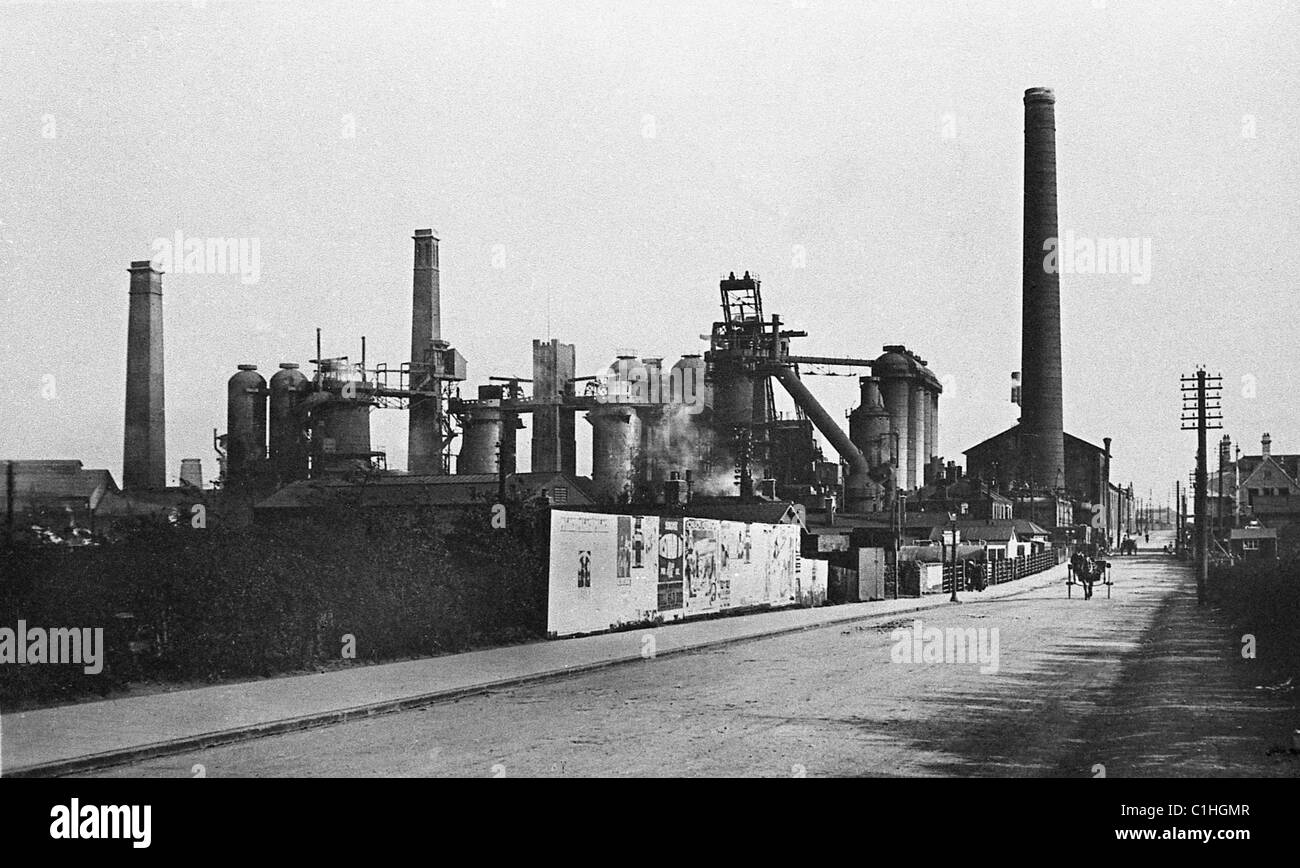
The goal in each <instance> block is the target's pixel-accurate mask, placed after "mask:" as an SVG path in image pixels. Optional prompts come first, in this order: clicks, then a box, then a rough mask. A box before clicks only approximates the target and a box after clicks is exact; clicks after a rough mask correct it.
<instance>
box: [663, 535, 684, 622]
mask: <svg viewBox="0 0 1300 868" xmlns="http://www.w3.org/2000/svg"><path fill="white" fill-rule="evenodd" d="M684 533H685V529H684V528H683V527H682V519H680V518H668V517H664V518H661V519H660V520H659V582H658V598H659V611H660V612H663V613H666V612H677V611H680V610H681V608H682V568H683V556H684V555H685V553H686V543H685V540H684V539H683V534H684Z"/></svg>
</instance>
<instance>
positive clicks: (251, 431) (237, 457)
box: [226, 365, 266, 480]
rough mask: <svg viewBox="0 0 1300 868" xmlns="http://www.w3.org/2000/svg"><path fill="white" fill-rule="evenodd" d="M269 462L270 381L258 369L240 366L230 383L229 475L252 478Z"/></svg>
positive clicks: (228, 399)
mask: <svg viewBox="0 0 1300 868" xmlns="http://www.w3.org/2000/svg"><path fill="white" fill-rule="evenodd" d="M265 460H266V380H265V379H264V378H263V377H262V375H261V374H259V373H257V365H240V366H239V371H238V372H237V373H236V374H235V375H234V376H232V377H231V378H230V379H229V380H228V381H227V382H226V472H227V474H228V475H229V477H230V478H231V479H232V480H240V479H246V478H248V477H249V476H250V475H251V474H252V473H254V472H255V471H256V470H257V469H258V468H259V467H261V465H262V462H264V461H265Z"/></svg>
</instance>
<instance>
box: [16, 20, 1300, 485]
mask: <svg viewBox="0 0 1300 868" xmlns="http://www.w3.org/2000/svg"><path fill="white" fill-rule="evenodd" d="M1298 31H1300V10H1298V8H1297V7H1296V6H1295V5H1294V4H1290V3H1285V2H1276V3H1263V2H1259V3H1256V2H1246V0H1235V2H1234V0H1204V2H1188V0H1178V2H1166V3H1161V2H1143V3H1136V2H1126V0H1070V2H1023V3H1022V2H1011V0H1002V2H977V0H971V2H942V3H941V2H933V3H932V2H918V0H897V2H894V0H890V2H882V0H868V2H844V3H839V2H829V0H784V2H775V0H773V2H745V3H741V2H697V3H685V2H682V3H666V2H608V3H594V2H564V3H558V2H535V3H526V2H522V0H479V2H466V3H439V2H427V3H423V2H421V3H417V2H409V3H385V2H366V3H321V2H276V3H254V2H230V3H222V2H174V3H167V2H146V3H118V2H48V3H41V2H37V3H19V4H5V3H0V81H3V82H4V87H3V88H0V299H2V300H3V308H2V309H3V317H2V318H0V323H2V325H0V351H2V352H3V358H4V360H5V362H6V367H7V368H8V370H9V374H7V375H6V376H5V378H4V383H3V385H2V386H0V400H2V401H3V404H2V405H0V406H3V407H4V408H5V409H4V412H3V413H0V456H2V457H5V458H77V459H80V460H82V461H83V462H85V464H86V465H87V466H90V467H107V468H109V469H110V470H112V471H113V474H114V476H115V478H116V479H118V480H119V481H120V479H121V457H122V428H123V418H122V413H123V396H124V388H125V387H124V382H125V345H126V316H127V287H128V276H127V273H126V268H127V267H128V265H129V264H130V262H131V261H132V260H139V259H149V258H150V257H151V256H153V255H154V254H155V253H156V252H158V250H159V249H160V248H159V247H157V246H156V245H155V242H156V241H157V240H158V239H173V238H174V237H175V235H176V233H177V232H180V233H182V237H183V238H200V239H208V238H235V239H240V240H242V241H243V242H244V243H245V245H246V246H247V247H248V248H249V249H250V250H251V249H252V245H253V244H255V245H256V249H257V250H258V253H259V262H258V265H259V268H258V270H257V273H256V274H255V275H254V274H246V275H241V274H240V273H238V271H235V270H231V269H227V272H228V273H215V274H213V273H184V271H183V270H181V271H177V270H172V271H170V272H169V273H167V274H166V275H164V277H163V278H162V280H163V296H164V308H165V335H166V336H165V342H166V383H167V393H166V404H167V464H168V473H169V478H171V479H173V480H174V479H175V477H176V475H177V472H178V470H179V466H180V461H181V459H182V458H188V457H199V458H202V459H203V460H204V467H205V471H206V473H207V475H208V476H211V475H213V474H214V473H215V471H216V465H215V457H214V453H213V450H212V431H213V429H214V428H216V429H221V430H224V427H225V388H224V383H225V380H226V379H227V378H228V377H229V376H230V375H231V374H232V373H233V372H234V371H235V369H236V365H238V364H242V363H252V364H257V365H258V366H259V368H260V369H261V370H262V371H263V373H264V374H266V375H267V376H269V375H270V374H271V373H272V372H274V371H275V370H276V367H277V364H278V363H279V362H283V361H295V362H299V363H302V364H303V366H304V368H305V369H308V373H309V374H310V368H309V366H308V365H307V360H308V359H310V358H312V357H314V355H315V352H314V351H315V346H314V341H315V328H317V327H319V328H321V329H322V333H323V342H324V353H325V355H327V356H333V355H351V356H353V357H354V358H355V357H356V355H357V354H358V353H359V348H360V339H361V336H362V335H365V336H366V338H367V356H368V361H372V362H373V361H380V360H384V361H388V362H389V363H391V364H393V365H396V364H398V363H400V362H401V361H403V360H404V359H405V357H406V355H407V352H408V343H409V329H410V285H411V260H412V242H411V238H410V236H411V234H412V231H413V230H414V229H417V228H425V227H432V228H433V229H434V230H435V232H436V233H437V234H438V235H439V237H440V238H441V251H440V252H441V266H442V272H441V276H442V290H443V295H442V322H443V336H444V337H445V338H446V339H447V340H449V341H450V342H451V343H452V344H453V345H454V346H455V347H456V348H457V349H459V350H460V351H461V353H462V354H463V355H464V356H465V357H466V358H467V359H468V361H469V376H470V380H469V382H468V384H467V388H466V390H465V391H466V394H470V393H471V392H472V388H473V387H474V386H476V385H478V384H481V383H484V382H486V378H487V377H488V376H512V375H518V376H522V377H528V376H529V375H530V372H531V361H530V360H531V341H532V339H534V338H547V337H555V338H559V339H560V340H563V341H566V342H571V343H574V344H576V345H577V359H578V368H579V374H580V375H581V374H593V373H596V372H597V370H599V369H600V368H602V367H603V366H604V365H606V364H607V363H608V362H609V360H610V359H612V358H613V357H614V355H615V354H616V353H617V352H619V351H624V350H632V351H636V352H638V353H640V354H642V355H645V356H661V357H665V358H666V359H669V360H672V359H675V358H676V357H677V356H679V355H681V354H684V353H697V352H702V351H703V350H704V349H705V344H704V342H703V341H702V340H701V339H700V336H701V335H703V334H706V333H707V332H708V330H709V326H710V323H711V322H712V321H713V320H714V319H716V318H717V316H718V313H719V311H718V289H717V286H718V284H717V281H718V279H719V278H720V277H721V276H722V275H724V274H725V273H726V272H729V271H733V270H734V271H735V272H737V273H740V272H741V271H743V270H749V271H751V272H756V273H757V274H758V275H759V276H760V278H761V279H762V282H763V283H762V286H763V293H764V302H765V306H766V309H767V312H768V313H778V314H780V315H781V317H782V319H783V321H784V322H785V323H786V324H787V325H788V326H789V327H791V328H799V329H803V330H806V331H807V332H808V334H809V336H808V337H807V338H803V339H800V340H799V341H797V342H796V344H795V348H794V351H795V352H798V353H801V354H805V355H838V356H855V357H874V356H875V355H878V354H879V353H880V351H881V348H882V346H883V345H885V344H894V343H902V344H905V345H907V346H908V347H909V348H911V349H913V350H915V351H916V352H917V353H918V354H919V355H921V356H922V357H923V358H925V359H926V360H927V361H928V363H929V365H930V367H931V369H932V370H934V371H935V373H936V374H937V375H938V376H939V377H940V378H941V380H942V381H943V382H944V386H945V392H944V395H943V398H942V399H941V402H940V440H939V444H938V447H939V451H940V452H941V453H942V454H943V455H944V456H945V457H946V458H949V459H956V460H960V459H961V452H962V450H964V449H967V448H969V447H970V446H972V445H974V444H976V443H978V442H980V441H981V440H983V439H984V438H986V437H988V436H990V435H992V434H995V433H997V432H999V431H1001V430H1003V429H1004V428H1006V427H1008V426H1009V425H1011V424H1013V423H1014V422H1015V420H1016V418H1017V416H1018V408H1017V407H1015V405H1013V404H1011V403H1010V401H1009V393H1010V385H1011V380H1010V374H1011V372H1012V371H1015V370H1018V369H1019V367H1020V334H1019V329H1020V287H1021V275H1020V267H1021V260H1020V258H1021V196H1022V192H1023V191H1022V181H1023V175H1022V172H1023V103H1022V95H1023V93H1024V90H1025V89H1026V88H1029V87H1037V86H1045V87H1051V88H1054V89H1055V91H1056V96H1057V104H1056V127H1057V163H1058V189H1059V203H1060V205H1059V207H1060V229H1061V233H1062V236H1063V237H1064V236H1066V235H1067V233H1073V237H1075V238H1076V239H1084V240H1090V241H1104V240H1107V239H1117V238H1127V239H1138V249H1144V245H1149V250H1150V258H1149V268H1146V269H1142V270H1141V273H1121V274H1114V273H1095V272H1094V273H1075V274H1063V275H1062V278H1061V291H1062V322H1063V346H1064V364H1065V369H1064V383H1065V425H1066V430H1067V431H1069V432H1071V433H1073V434H1075V435H1077V436H1080V437H1082V438H1084V439H1086V440H1089V441H1092V442H1094V443H1100V441H1101V438H1103V437H1112V438H1113V440H1114V443H1113V451H1114V456H1115V457H1114V464H1113V479H1114V480H1116V481H1120V482H1128V481H1131V482H1132V483H1133V484H1134V487H1135V489H1136V492H1137V494H1138V495H1139V496H1142V497H1146V496H1147V495H1148V493H1149V492H1151V493H1154V496H1155V499H1156V501H1158V502H1163V499H1164V497H1165V492H1167V491H1168V490H1169V489H1170V488H1171V487H1172V484H1173V481H1174V480H1175V479H1178V478H1183V479H1185V478H1186V474H1187V472H1188V471H1189V470H1190V468H1191V466H1192V463H1193V460H1194V452H1195V435H1194V434H1192V433H1190V432H1182V431H1180V430H1179V418H1178V417H1179V406H1180V402H1179V391H1178V390H1179V376H1180V375H1182V374H1190V373H1192V372H1194V371H1195V369H1196V367H1197V366H1198V365H1205V366H1206V367H1207V369H1208V370H1209V371H1210V372H1211V373H1221V374H1222V376H1223V385H1224V392H1223V395H1224V397H1223V415H1224V426H1225V431H1226V433H1228V434H1230V435H1231V436H1232V437H1233V438H1234V440H1236V441H1239V442H1240V443H1241V446H1242V448H1243V451H1245V452H1252V453H1257V452H1258V451H1259V441H1260V436H1261V434H1263V433H1264V432H1266V431H1267V432H1270V433H1271V434H1272V438H1273V448H1274V450H1275V451H1278V452H1300V424H1298V423H1300V402H1296V401H1295V400H1293V397H1292V389H1293V388H1294V386H1295V384H1296V383H1298V382H1300V354H1297V353H1295V352H1294V351H1293V350H1292V346H1291V343H1290V342H1291V340H1292V333H1293V330H1294V327H1295V325H1296V324H1297V322H1300V317H1298V316H1297V314H1298V313H1300V302H1298V301H1297V296H1296V293H1295V286H1294V279H1293V278H1292V277H1288V275H1289V274H1291V273H1292V271H1291V269H1292V267H1293V266H1289V265H1288V264H1287V263H1288V262H1290V263H1294V261H1295V252H1296V242H1297V212H1298V210H1300V204H1297V203H1300V169H1298V168H1297V161H1296V160H1295V159H1294V156H1295V148H1296V141H1297V135H1296V134H1297V126H1298V124H1297V117H1296V106H1297V105H1300V87H1298V86H1297V76H1300V72H1298V71H1297V67H1296V65H1295V64H1294V62H1293V53H1294V48H1295V45H1296V44H1298V43H1300V39H1297V36H1298V35H1300V33H1298ZM1081 264H1084V265H1086V263H1081ZM1136 270H1137V269H1134V268H1130V271H1136ZM250 277H255V278H256V279H255V280H252V279H249V278H250ZM840 372H841V373H852V374H862V373H866V371H864V370H857V371H851V370H849V369H842V370H841V371H840ZM808 382H809V385H810V388H812V389H813V391H814V393H815V394H816V395H817V396H818V397H819V398H820V399H821V400H822V401H823V403H824V404H826V406H827V407H828V409H829V410H830V411H831V413H832V414H833V415H835V416H837V417H841V416H842V415H843V414H844V413H845V412H846V411H847V410H848V409H850V408H851V407H852V406H853V404H854V403H855V402H856V395H857V380H856V376H840V377H829V376H820V377H809V378H808ZM578 428H579V436H580V440H579V456H580V457H579V471H580V472H584V471H586V470H588V469H589V468H590V454H589V448H590V447H589V443H590V427H589V426H588V425H586V423H584V422H582V421H580V422H579V426H578ZM405 429H406V420H405V418H404V414H403V413H401V412H399V411H393V410H381V411H376V412H375V414H374V415H373V431H374V434H373V441H374V443H375V445H376V447H377V448H384V449H387V451H388V453H389V463H390V466H392V467H395V468H402V467H404V466H405V461H406V457H405V451H406V449H405V446H406V433H405ZM1216 433H1217V432H1216ZM521 437H522V438H525V439H521V441H520V442H521V450H520V454H521V459H523V464H524V465H526V464H527V461H526V456H527V453H528V449H527V447H526V445H525V444H526V442H527V441H526V438H527V432H523V433H522V434H521ZM1213 439H1217V438H1215V437H1212V440H1213ZM827 453H828V454H830V453H831V450H829V449H827Z"/></svg>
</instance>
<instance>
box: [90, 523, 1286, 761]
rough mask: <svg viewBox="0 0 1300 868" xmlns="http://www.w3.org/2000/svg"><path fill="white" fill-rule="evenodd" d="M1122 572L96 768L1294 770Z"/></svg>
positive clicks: (1272, 732) (1259, 723)
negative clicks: (962, 651)
mask: <svg viewBox="0 0 1300 868" xmlns="http://www.w3.org/2000/svg"><path fill="white" fill-rule="evenodd" d="M1153 542H1154V541H1153ZM1114 575H1115V578H1116V581H1117V584H1116V586H1115V590H1114V594H1113V596H1112V598H1111V599H1106V596H1105V593H1104V591H1103V592H1101V594H1100V595H1099V596H1097V597H1095V598H1094V599H1093V600H1091V601H1084V600H1082V599H1081V598H1080V596H1079V595H1078V594H1077V593H1076V594H1075V596H1074V598H1073V599H1067V598H1066V594H1065V588H1064V587H1063V586H1055V587H1049V588H1043V589H1040V590H1037V591H1032V592H1030V593H1028V594H1026V595H1023V596H1019V597H1016V598H1012V599H1006V600H1000V601H989V602H979V596H978V595H977V594H966V595H964V596H966V597H967V598H968V599H969V602H966V603H964V604H962V605H956V606H947V607H944V608H942V609H936V610H932V611H928V612H923V613H919V615H917V616H906V617H903V618H899V617H897V616H895V617H894V618H892V619H890V618H876V619H869V620H864V621H862V622H858V623H853V624H849V625H839V626H834V627H827V628H823V629H818V630H811V631H808V632H804V633H798V634H789V635H784V636H778V637H773V638H768V639H762V640H757V641H749V642H744V643H740V644H735V645H731V646H726V647H722V648H715V649H711V650H707V651H702V652H697V653H691V654H684V655H680V656H673V657H668V658H664V659H657V660H656V659H651V660H645V661H642V662H638V663H633V664H628V665H622V666H616V667H612V668H609V669H604V670H599V671H596V672H592V673H588V674H585V675H581V676H576V677H572V678H567V679H563V680H558V681H551V682H547V683H542V684H535V685H530V686H526V687H520V688H515V689H508V690H502V691H496V692H492V693H490V694H484V695H480V696H472V697H469V698H465V699H462V700H460V701H456V702H448V703H442V704H438V705H433V706H429V707H426V708H423V709H418V710H414V711H408V712H402V713H396V714H390V715H386V716H382V717H378V718H374V719H371V720H365V721H359V722H354V723H347V724H342V725H338V726H333V727H328V728H324V729H316V730H309V731H305V732H298V733H292V734H287V735H282V736H276V737H271V738H265V739H260V740H257V741H252V742H245V743H242V744H235V745H230V746H226V747H219V748H213V749H210V750H205V751H200V752H196V753H193V754H186V755H183V756H171V757H163V758H159V759H155V760H150V761H144V762H140V763H137V764H134V765H130V766H122V767H117V768H113V769H108V770H105V771H103V772H101V773H100V775H101V776H193V775H194V774H196V773H197V772H198V771H199V770H198V769H197V768H196V767H197V766H200V765H201V766H202V772H203V773H204V774H206V776H208V777H226V776H342V775H356V776H508V777H521V776H537V775H549V776H592V775H603V776H608V775H613V776H717V775H746V776H749V775H756V776H802V775H807V776H809V777H812V776H822V775H908V776H913V775H1058V776H1078V777H1090V776H1094V775H1096V774H1098V773H1099V772H1100V768H1099V767H1100V766H1104V767H1105V774H1106V775H1107V776H1110V777H1120V776H1132V775H1244V774H1251V775H1278V776H1295V775H1296V774H1297V772H1298V771H1300V768H1298V767H1297V762H1296V760H1294V759H1293V758H1291V757H1287V756H1282V755H1279V754H1270V753H1269V752H1268V749H1269V748H1270V747H1274V746H1276V745H1275V744H1274V742H1279V743H1280V740H1281V739H1282V738H1283V737H1284V736H1285V734H1286V733H1287V732H1289V730H1288V729H1287V723H1288V720H1289V719H1290V715H1292V714H1293V713H1294V708H1293V705H1292V704H1291V703H1290V702H1289V701H1280V700H1279V699H1278V698H1277V697H1275V696H1274V695H1273V694H1268V693H1266V692H1262V691H1256V690H1254V689H1253V682H1252V681H1251V673H1250V672H1249V671H1247V670H1244V669H1243V668H1242V666H1241V665H1240V661H1239V659H1238V658H1239V655H1238V654H1237V649H1238V647H1239V646H1238V645H1236V644H1234V643H1233V642H1232V637H1231V636H1229V635H1227V632H1226V628H1225V627H1224V625H1222V624H1221V623H1219V622H1218V621H1216V620H1215V615H1214V614H1213V613H1212V612H1208V611H1207V610H1204V609H1198V608H1197V607H1196V605H1195V594H1194V587H1193V585H1192V580H1191V576H1190V574H1189V573H1187V572H1186V570H1185V569H1184V568H1181V567H1179V566H1176V565H1175V564H1173V563H1172V559H1170V558H1166V557H1163V556H1161V555H1159V554H1156V553H1149V554H1145V553H1144V554H1142V555H1139V556H1138V557H1137V558H1126V559H1119V560H1118V561H1117V564H1116V567H1115V570H1114ZM915 617H920V618H921V620H922V622H923V625H924V626H925V627H927V628H928V627H938V628H943V629H947V628H961V629H966V628H975V629H976V630H980V629H983V630H988V631H993V630H996V631H997V638H998V649H997V650H998V655H997V664H998V665H997V671H996V672H988V671H985V672H981V669H982V668H983V669H986V670H987V669H989V668H990V667H989V666H987V665H984V666H981V664H980V663H979V662H973V663H972V662H957V661H951V662H949V661H944V662H934V661H931V662H926V661H925V660H922V661H920V662H908V661H902V662H895V661H894V660H892V659H891V658H892V657H894V656H897V654H896V653H895V648H896V647H897V641H896V637H895V636H893V635H892V634H893V631H895V630H897V629H899V628H908V629H910V628H911V626H912V622H913V620H914V618H915ZM665 629H671V628H665ZM976 635H977V636H978V634H976ZM992 635H993V634H992V633H991V632H988V633H985V634H984V636H985V637H986V640H987V639H989V638H991V637H992ZM985 649H986V651H990V650H991V646H990V645H987V644H986V646H985Z"/></svg>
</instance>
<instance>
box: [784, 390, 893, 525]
mask: <svg viewBox="0 0 1300 868" xmlns="http://www.w3.org/2000/svg"><path fill="white" fill-rule="evenodd" d="M771 373H772V375H773V376H774V377H776V378H777V380H779V381H780V383H781V385H782V386H784V387H785V390H786V391H787V392H789V393H790V397H791V398H793V399H794V402H795V403H796V404H798V405H799V406H800V407H801V408H803V411H804V412H805V413H807V414H808V418H809V419H810V420H812V423H813V425H815V426H817V430H818V431H820V432H821V433H822V436H823V437H825V438H826V439H827V440H828V441H830V444H831V446H832V447H834V449H835V451H836V452H838V453H839V455H840V457H841V458H843V459H844V461H845V462H846V463H847V464H848V465H849V477H848V479H847V480H846V481H845V483H844V499H845V500H846V501H847V503H846V505H847V506H848V508H849V511H850V512H861V511H863V510H865V509H866V508H867V506H868V505H869V504H870V501H871V468H870V466H868V464H867V459H866V456H864V455H863V454H862V451H861V450H860V449H858V447H856V446H854V445H853V441H852V440H850V439H849V437H848V435H847V434H845V433H844V430H843V429H842V428H840V426H839V425H837V424H836V423H835V420H834V419H833V418H831V414H830V413H827V412H826V410H825V409H824V408H823V407H822V405H821V404H820V403H818V401H817V399H816V398H814V397H813V394H812V392H809V391H808V387H807V386H805V385H804V384H803V381H802V380H800V379H799V377H798V375H797V374H795V372H794V368H790V367H786V366H785V365H778V366H776V367H774V368H772V371H771Z"/></svg>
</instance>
